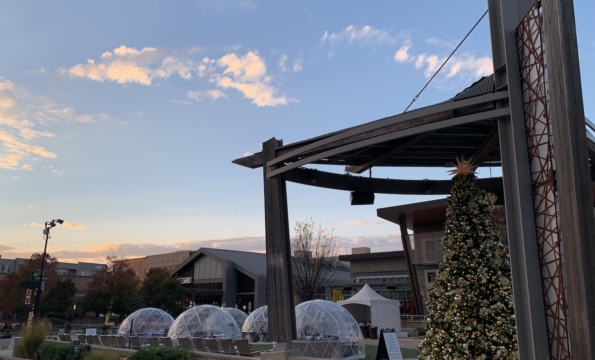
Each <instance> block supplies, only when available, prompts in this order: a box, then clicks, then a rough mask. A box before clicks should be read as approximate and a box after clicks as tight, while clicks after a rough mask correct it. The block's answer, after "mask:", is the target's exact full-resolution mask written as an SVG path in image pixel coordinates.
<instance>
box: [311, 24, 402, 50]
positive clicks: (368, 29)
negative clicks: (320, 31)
mask: <svg viewBox="0 0 595 360" xmlns="http://www.w3.org/2000/svg"><path fill="white" fill-rule="evenodd" d="M400 36H402V34H400V35H392V34H391V32H390V30H388V29H377V28H375V27H373V26H370V25H362V26H360V27H358V26H355V25H349V26H347V27H346V28H345V29H343V30H341V31H339V32H336V33H329V32H328V31H325V32H324V35H322V37H321V38H320V42H321V43H322V44H324V43H331V44H336V43H347V44H352V43H356V42H357V43H361V44H363V45H369V46H380V45H391V44H394V43H396V42H397V41H398V40H399V38H400Z"/></svg>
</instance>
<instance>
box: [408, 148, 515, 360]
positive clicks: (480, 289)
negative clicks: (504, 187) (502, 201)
mask: <svg viewBox="0 0 595 360" xmlns="http://www.w3.org/2000/svg"><path fill="white" fill-rule="evenodd" d="M452 173H453V174H454V178H453V187H452V190H451V196H450V198H448V202H447V205H446V223H445V229H444V237H443V238H442V246H443V247H444V258H443V260H442V261H441V262H440V265H439V268H438V273H437V274H436V279H435V281H434V286H433V288H432V289H431V290H430V291H429V300H428V304H427V310H428V317H427V331H426V336H425V338H424V340H423V341H422V342H421V344H420V345H419V347H420V349H421V354H420V355H419V358H420V359H436V360H438V359H439V360H444V359H513V358H514V356H515V354H516V351H517V343H516V327H515V320H514V308H513V300H512V285H511V280H510V260H509V257H508V253H507V251H506V249H505V248H504V245H502V241H501V237H500V234H499V232H498V230H497V228H496V225H495V224H494V222H493V217H492V214H491V207H490V203H489V202H488V199H487V197H486V193H485V192H484V191H483V190H481V189H479V188H478V187H477V185H476V184H475V179H476V177H475V172H474V170H473V166H472V164H471V160H469V161H465V160H464V159H463V160H460V161H459V160H458V159H457V166H456V169H455V170H453V171H452Z"/></svg>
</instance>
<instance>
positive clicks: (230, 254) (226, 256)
mask: <svg viewBox="0 0 595 360" xmlns="http://www.w3.org/2000/svg"><path fill="white" fill-rule="evenodd" d="M206 250H207V251H208V252H210V253H211V254H213V255H215V256H217V257H218V258H220V259H222V260H226V261H232V262H233V263H234V264H236V265H239V266H241V267H242V268H243V269H245V270H247V271H250V272H251V273H253V274H254V275H266V273H267V261H266V260H267V258H266V254H263V253H254V252H247V251H236V250H224V249H206Z"/></svg>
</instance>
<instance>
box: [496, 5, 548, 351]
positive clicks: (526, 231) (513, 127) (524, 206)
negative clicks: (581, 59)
mask: <svg viewBox="0 0 595 360" xmlns="http://www.w3.org/2000/svg"><path fill="white" fill-rule="evenodd" d="M532 5H533V0H488V9H489V17H490V35H491V40H492V61H493V64H494V82H495V85H496V89H498V90H505V89H508V97H509V103H508V104H507V105H508V106H509V108H510V117H502V118H499V119H498V131H499V137H500V154H501V157H502V175H503V183H504V199H505V204H506V227H507V231H508V243H509V250H510V266H511V270H512V292H513V296H514V309H515V316H516V327H517V336H518V345H519V356H520V358H521V359H522V360H541V359H547V358H548V357H549V345H548V344H549V342H548V337H547V328H546V319H545V310H544V302H543V295H542V291H541V270H540V267H539V256H538V254H539V253H538V249H537V238H536V233H535V215H534V211H533V196H532V193H531V174H530V172H529V155H528V151H527V134H526V130H525V116H524V111H523V93H522V90H521V81H520V78H521V76H520V70H519V60H518V50H517V41H516V33H515V30H516V28H517V26H518V25H519V23H520V22H521V20H522V19H523V17H524V16H525V14H527V12H528V11H529V9H530V8H531V6H532ZM505 105H506V104H498V106H499V107H500V106H505Z"/></svg>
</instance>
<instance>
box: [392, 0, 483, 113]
mask: <svg viewBox="0 0 595 360" xmlns="http://www.w3.org/2000/svg"><path fill="white" fill-rule="evenodd" d="M487 13H488V10H486V12H484V13H483V15H481V17H480V18H479V20H477V22H476V23H475V25H473V27H472V28H471V30H469V32H468V33H467V35H465V37H464V38H463V40H461V42H460V43H459V45H457V47H456V48H455V49H454V50H453V51H452V52H451V53H450V55H448V57H447V58H446V60H444V62H443V63H442V65H440V67H439V68H438V70H436V72H435V73H434V75H432V77H431V78H430V80H428V82H427V83H426V85H424V87H423V88H422V89H421V91H420V92H419V93H417V95H415V97H414V98H413V100H411V102H410V103H409V105H407V107H406V108H405V110H404V111H403V112H404V113H405V112H407V110H409V108H410V107H411V105H413V103H414V102H415V100H417V98H418V97H419V96H420V95H421V93H422V92H424V90H425V89H426V88H427V87H428V85H430V83H431V82H432V80H434V78H435V77H436V75H438V73H439V72H440V70H442V68H443V67H444V65H446V63H447V62H448V60H450V58H451V57H452V56H453V55H454V54H455V52H456V51H457V50H458V49H459V48H460V47H461V45H463V43H464V42H465V40H467V38H468V37H469V35H471V33H472V32H473V30H475V28H476V27H477V25H479V23H480V22H481V20H483V18H484V17H485V16H486V14H487Z"/></svg>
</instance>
